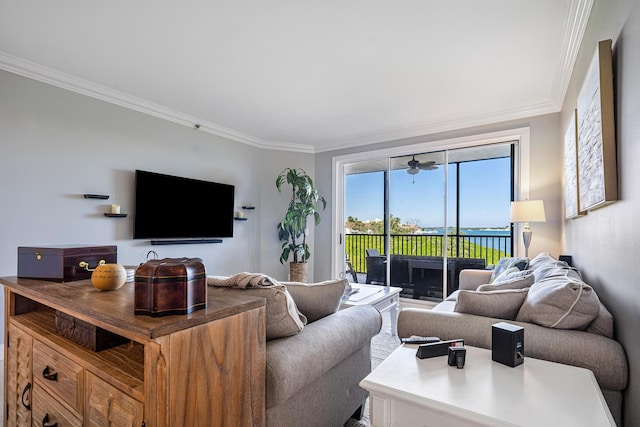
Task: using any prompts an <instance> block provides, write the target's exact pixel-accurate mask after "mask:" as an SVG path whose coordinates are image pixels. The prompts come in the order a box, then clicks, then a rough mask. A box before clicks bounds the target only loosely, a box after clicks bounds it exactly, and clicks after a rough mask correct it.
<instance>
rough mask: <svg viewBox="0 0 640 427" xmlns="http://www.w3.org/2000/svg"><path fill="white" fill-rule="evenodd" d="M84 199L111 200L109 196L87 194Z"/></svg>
mask: <svg viewBox="0 0 640 427" xmlns="http://www.w3.org/2000/svg"><path fill="white" fill-rule="evenodd" d="M84 198H85V199H100V200H107V199H108V198H109V196H107V195H106V194H85V195H84Z"/></svg>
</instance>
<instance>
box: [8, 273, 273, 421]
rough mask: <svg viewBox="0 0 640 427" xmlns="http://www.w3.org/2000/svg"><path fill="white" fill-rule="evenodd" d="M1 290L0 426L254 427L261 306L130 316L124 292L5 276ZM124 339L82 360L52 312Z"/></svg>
mask: <svg viewBox="0 0 640 427" xmlns="http://www.w3.org/2000/svg"><path fill="white" fill-rule="evenodd" d="M0 283H2V284H3V285H4V286H5V304H6V307H5V322H6V323H5V324H6V325H7V328H6V337H5V372H6V373H7V374H6V380H5V406H6V414H7V421H6V425H17V426H29V425H43V426H50V425H55V424H56V423H57V425H58V426H60V427H62V426H114V427H116V426H158V427H164V426H166V427H169V426H171V427H173V426H259V425H264V419H265V418H264V411H265V409H264V404H265V397H264V391H265V363H266V362H265V349H266V346H265V334H264V300H263V299H260V298H253V297H242V296H238V297H236V296H233V297H226V296H225V297H224V298H220V297H215V296H214V297H210V298H208V306H207V308H206V309H204V310H198V311H197V312H194V313H191V314H188V315H176V316H167V317H162V318H153V317H148V316H135V315H134V314H133V301H134V300H133V284H132V283H127V284H125V285H124V286H123V287H122V288H121V289H120V290H117V291H111V292H99V291H97V290H96V289H95V288H93V286H91V283H90V281H89V280H82V281H77V282H68V283H55V282H47V281H38V280H32V279H18V278H15V277H10V278H1V279H0ZM56 310H57V311H61V312H64V313H66V314H68V315H70V316H74V317H75V318H77V319H80V320H82V321H84V322H88V323H90V324H92V325H95V326H97V327H100V328H103V329H106V330H108V331H110V332H113V333H116V334H118V335H120V336H123V337H126V338H127V340H128V342H127V343H126V344H123V345H120V346H117V347H113V348H110V349H107V350H102V351H99V352H94V351H91V350H89V349H87V348H85V347H83V346H81V345H79V344H77V343H75V342H72V341H70V340H68V339H67V338H64V337H63V336H61V335H59V334H57V333H56V330H55V313H56Z"/></svg>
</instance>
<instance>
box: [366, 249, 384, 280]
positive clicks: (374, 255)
mask: <svg viewBox="0 0 640 427" xmlns="http://www.w3.org/2000/svg"><path fill="white" fill-rule="evenodd" d="M365 254H366V255H367V256H366V258H365V259H366V263H367V280H366V282H367V283H370V284H378V285H386V283H387V280H386V279H387V257H386V256H384V255H380V252H378V250H377V249H366V250H365Z"/></svg>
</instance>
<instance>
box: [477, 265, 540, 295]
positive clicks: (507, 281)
mask: <svg viewBox="0 0 640 427" xmlns="http://www.w3.org/2000/svg"><path fill="white" fill-rule="evenodd" d="M534 282H535V276H534V275H533V272H532V271H529V270H522V271H521V270H518V268H517V267H511V268H510V269H508V270H506V271H505V272H504V273H502V274H501V275H499V276H498V277H496V280H494V281H493V282H492V283H488V284H486V285H480V286H478V289H477V291H478V292H487V291H496V290H507V289H523V288H528V287H529V286H531V285H533V283H534Z"/></svg>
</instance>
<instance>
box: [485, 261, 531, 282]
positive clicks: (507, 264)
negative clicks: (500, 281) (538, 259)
mask: <svg viewBox="0 0 640 427" xmlns="http://www.w3.org/2000/svg"><path fill="white" fill-rule="evenodd" d="M528 265H529V258H519V257H504V258H501V259H500V261H498V264H497V265H496V266H495V268H494V269H493V271H492V272H491V279H490V280H489V283H492V282H493V281H494V280H495V279H496V278H497V277H498V276H499V275H500V274H502V272H503V271H505V270H508V269H510V268H511V267H517V268H518V270H524V269H525V268H527V266H528Z"/></svg>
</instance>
